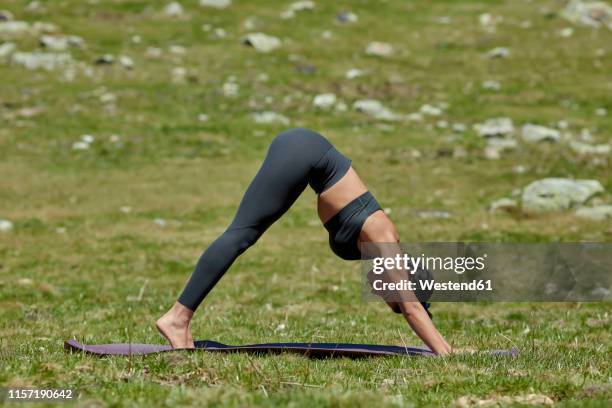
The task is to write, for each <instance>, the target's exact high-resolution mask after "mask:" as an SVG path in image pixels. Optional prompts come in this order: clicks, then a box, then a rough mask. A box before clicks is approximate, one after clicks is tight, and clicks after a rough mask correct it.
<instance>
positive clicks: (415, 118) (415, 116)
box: [405, 112, 423, 122]
mask: <svg viewBox="0 0 612 408" xmlns="http://www.w3.org/2000/svg"><path fill="white" fill-rule="evenodd" d="M405 119H406V120H407V121H410V122H421V121H422V120H423V114H422V113H421V112H412V113H409V114H407V115H406V116H405Z"/></svg>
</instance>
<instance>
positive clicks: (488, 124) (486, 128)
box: [474, 118, 514, 137]
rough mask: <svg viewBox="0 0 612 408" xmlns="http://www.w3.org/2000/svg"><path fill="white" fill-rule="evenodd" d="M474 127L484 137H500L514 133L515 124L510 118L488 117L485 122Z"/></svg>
mask: <svg viewBox="0 0 612 408" xmlns="http://www.w3.org/2000/svg"><path fill="white" fill-rule="evenodd" d="M474 129H475V130H476V132H477V133H478V134H479V135H480V136H482V137H499V136H507V135H511V134H512V133H514V125H513V123H512V119H510V118H492V119H488V120H486V121H485V122H484V123H478V124H476V125H474Z"/></svg>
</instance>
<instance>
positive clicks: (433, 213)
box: [416, 210, 452, 219]
mask: <svg viewBox="0 0 612 408" xmlns="http://www.w3.org/2000/svg"><path fill="white" fill-rule="evenodd" d="M416 215H417V217H419V218H425V219H428V218H442V219H447V218H451V216H452V215H451V213H449V212H448V211H442V210H419V211H416Z"/></svg>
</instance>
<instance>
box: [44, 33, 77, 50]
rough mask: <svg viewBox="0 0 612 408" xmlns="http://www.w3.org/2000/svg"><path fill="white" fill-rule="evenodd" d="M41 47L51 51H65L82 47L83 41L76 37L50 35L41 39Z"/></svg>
mask: <svg viewBox="0 0 612 408" xmlns="http://www.w3.org/2000/svg"><path fill="white" fill-rule="evenodd" d="M38 42H39V43H40V45H41V46H43V47H45V48H48V49H49V50H51V51H65V50H67V49H68V48H69V47H82V46H83V45H84V42H83V39H82V38H81V37H78V36H76V35H48V34H45V35H43V36H41V37H40V39H39V41H38Z"/></svg>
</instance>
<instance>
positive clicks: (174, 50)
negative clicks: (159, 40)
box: [168, 44, 187, 55]
mask: <svg viewBox="0 0 612 408" xmlns="http://www.w3.org/2000/svg"><path fill="white" fill-rule="evenodd" d="M168 51H170V54H174V55H185V54H187V48H185V47H183V46H182V45H176V44H173V45H171V46H169V47H168Z"/></svg>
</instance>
